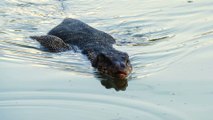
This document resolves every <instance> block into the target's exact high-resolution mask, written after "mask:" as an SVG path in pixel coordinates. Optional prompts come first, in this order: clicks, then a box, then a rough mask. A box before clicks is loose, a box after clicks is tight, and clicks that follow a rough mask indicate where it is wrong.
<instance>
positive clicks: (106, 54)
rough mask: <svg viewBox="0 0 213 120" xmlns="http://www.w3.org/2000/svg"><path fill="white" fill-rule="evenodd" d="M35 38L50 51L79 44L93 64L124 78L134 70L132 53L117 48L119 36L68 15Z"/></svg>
mask: <svg viewBox="0 0 213 120" xmlns="http://www.w3.org/2000/svg"><path fill="white" fill-rule="evenodd" d="M31 38H32V39H35V40H37V41H38V42H39V43H40V44H41V45H42V46H44V47H45V48H47V49H48V50H49V51H50V52H62V51H66V50H71V49H72V47H71V46H77V47H78V48H79V49H80V50H82V53H83V54H85V55H87V56H88V59H89V60H90V61H91V63H92V66H93V67H95V68H97V69H98V70H99V71H100V72H101V73H104V74H107V75H110V76H112V77H116V78H119V79H124V78H126V77H127V76H128V75H129V74H130V73H131V71H132V66H131V63H130V61H129V56H128V54H127V53H125V52H121V51H118V50H116V49H114V48H113V46H112V45H113V44H114V43H115V39H114V38H113V37H112V36H110V35H109V34H107V33H105V32H102V31H99V30H97V29H95V28H92V27H91V26H89V25H87V24H85V23H83V22H81V21H79V20H76V19H71V18H66V19H64V20H63V22H62V23H61V24H59V25H58V26H56V27H55V28H53V29H52V30H51V31H50V32H49V33H48V35H44V36H31Z"/></svg>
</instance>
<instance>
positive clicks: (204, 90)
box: [0, 0, 213, 120]
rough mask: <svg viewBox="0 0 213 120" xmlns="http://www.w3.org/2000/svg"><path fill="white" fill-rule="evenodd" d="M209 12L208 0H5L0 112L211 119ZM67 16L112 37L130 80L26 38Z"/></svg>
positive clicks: (15, 117) (51, 117) (13, 117)
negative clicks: (108, 74) (102, 72)
mask: <svg viewBox="0 0 213 120" xmlns="http://www.w3.org/2000/svg"><path fill="white" fill-rule="evenodd" d="M212 13H213V2H212V1H211V0H194V1H187V0H173V1H166V2H165V1H163V0H149V1H148V0H146V1H145V0H134V1H130V0H117V1H113V0H108V1H100V0H78V1H77V0H72V1H71V0H40V1H34V0H10V1H7V0H3V1H2V2H0V17H1V19H0V27H1V29H0V48H1V49H0V60H1V61H0V65H1V69H0V76H1V77H0V83H1V84H0V118H1V119H4V120H19V119H20V120H29V119H33V120H38V119H42V120H58V119H61V120H68V119H69V120H70V119H75V120H76V119H77V120H85V119H89V120H95V119H99V120H100V119H103V120H134V119H138V120H142V119H143V120H188V119H193V120H201V119H205V120H212V119H213V117H212V116H211V113H212V111H213V107H212V106H213V104H212V100H213V96H212V95H213V89H212V85H213V81H212V80H213V77H212V75H211V73H212V70H213V64H212V59H213V55H212V52H213V40H212V38H213V15H212ZM66 17H71V18H76V19H80V20H82V21H84V22H85V23H88V24H89V25H91V26H93V27H95V28H97V29H100V30H102V31H105V32H107V33H109V34H111V35H112V36H113V37H114V38H115V39H116V45H114V47H115V48H116V49H119V50H121V51H125V52H127V53H128V54H129V56H130V59H131V62H132V64H133V73H132V74H131V75H130V77H129V78H128V81H123V82H114V81H113V80H108V79H107V78H104V77H102V76H100V75H99V74H98V72H97V71H96V70H95V69H93V68H92V67H91V65H90V62H89V61H88V60H87V58H86V57H85V56H84V55H82V54H81V53H80V52H77V53H76V52H73V51H67V52H62V53H49V52H44V51H42V50H41V47H40V45H39V44H38V43H37V42H35V41H33V40H31V39H30V38H29V36H31V35H44V34H46V33H47V32H48V31H49V30H50V29H52V28H53V27H54V26H56V25H57V24H59V23H60V22H61V21H62V20H63V19H64V18H66ZM105 88H107V89H105Z"/></svg>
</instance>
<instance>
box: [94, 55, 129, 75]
mask: <svg viewBox="0 0 213 120" xmlns="http://www.w3.org/2000/svg"><path fill="white" fill-rule="evenodd" d="M93 67H96V68H97V69H98V70H99V71H100V72H101V73H104V74H107V75H109V76H112V77H116V78H118V79H125V78H126V77H127V76H128V75H129V74H130V73H131V71H132V65H131V63H130V60H129V56H128V54H127V53H124V52H120V51H116V52H107V53H106V52H102V53H99V54H98V55H97V56H96V59H95V61H93Z"/></svg>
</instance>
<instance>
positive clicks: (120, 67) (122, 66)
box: [115, 62, 126, 70]
mask: <svg viewBox="0 0 213 120" xmlns="http://www.w3.org/2000/svg"><path fill="white" fill-rule="evenodd" d="M115 67H116V68H117V69H118V70H124V69H125V68H126V63H125V62H116V63H115Z"/></svg>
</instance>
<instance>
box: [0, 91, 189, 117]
mask: <svg viewBox="0 0 213 120" xmlns="http://www.w3.org/2000/svg"><path fill="white" fill-rule="evenodd" d="M0 95H1V97H0V111H3V110H4V109H3V108H7V109H14V108H25V109H29V110H31V109H35V108H38V107H39V108H42V109H44V108H45V109H47V110H49V109H50V110H51V108H63V109H70V110H71V112H70V113H69V114H70V116H72V115H75V114H77V115H79V116H77V118H81V115H82V114H84V115H86V116H84V117H87V118H88V119H92V118H93V117H94V116H93V115H95V114H94V110H98V111H100V112H99V113H98V114H96V115H95V118H96V119H97V118H102V117H103V116H107V118H109V119H115V118H117V119H118V118H120V117H121V118H122V119H125V120H132V119H149V120H171V119H172V120H184V119H185V118H184V117H183V116H181V115H180V113H178V112H176V111H173V110H171V109H169V108H165V107H162V106H157V105H155V104H152V103H149V102H145V101H141V100H136V99H128V98H122V97H115V96H110V97H109V96H107V95H95V94H88V93H72V92H69V93H68V92H67V93H65V92H63V93H61V92H35V91H31V92H30V91H28V92H3V93H1V94H0ZM129 103H131V104H129ZM78 112H80V113H78ZM85 113H86V114H85ZM87 113H88V115H89V116H87ZM126 113H128V115H126ZM107 118H106V119H107Z"/></svg>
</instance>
